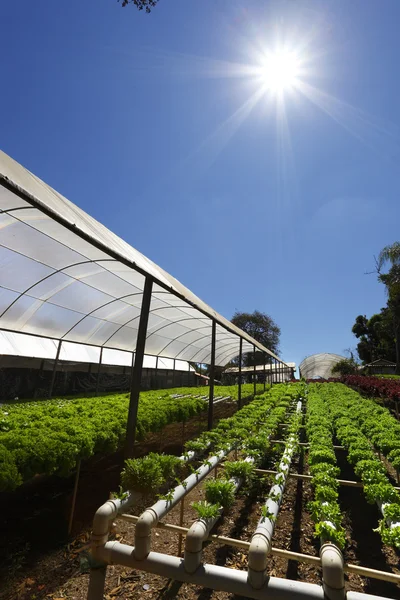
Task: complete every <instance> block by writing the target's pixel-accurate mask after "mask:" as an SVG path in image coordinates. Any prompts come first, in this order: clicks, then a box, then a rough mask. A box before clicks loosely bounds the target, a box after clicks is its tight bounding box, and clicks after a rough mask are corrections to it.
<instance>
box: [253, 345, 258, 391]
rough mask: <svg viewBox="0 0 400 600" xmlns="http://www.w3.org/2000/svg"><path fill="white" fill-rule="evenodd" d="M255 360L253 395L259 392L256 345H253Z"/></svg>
mask: <svg viewBox="0 0 400 600" xmlns="http://www.w3.org/2000/svg"><path fill="white" fill-rule="evenodd" d="M253 360H254V369H253V396H255V395H256V394H257V369H256V347H255V346H253Z"/></svg>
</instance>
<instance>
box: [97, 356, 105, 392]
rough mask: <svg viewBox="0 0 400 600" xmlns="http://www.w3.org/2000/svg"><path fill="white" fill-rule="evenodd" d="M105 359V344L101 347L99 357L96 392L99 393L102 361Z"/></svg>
mask: <svg viewBox="0 0 400 600" xmlns="http://www.w3.org/2000/svg"><path fill="white" fill-rule="evenodd" d="M102 360H103V346H102V347H101V348H100V358H99V366H98V367H97V377H96V394H98V393H99V385H100V369H101V361H102Z"/></svg>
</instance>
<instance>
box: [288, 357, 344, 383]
mask: <svg viewBox="0 0 400 600" xmlns="http://www.w3.org/2000/svg"><path fill="white" fill-rule="evenodd" d="M341 360H344V356H340V355H339V354H328V353H322V354H313V355H312V356H307V358H305V359H304V360H303V361H302V362H301V363H300V365H299V372H300V377H304V378H305V379H320V378H321V379H328V378H329V377H331V376H332V369H333V367H334V366H335V365H336V363H338V362H339V361H341Z"/></svg>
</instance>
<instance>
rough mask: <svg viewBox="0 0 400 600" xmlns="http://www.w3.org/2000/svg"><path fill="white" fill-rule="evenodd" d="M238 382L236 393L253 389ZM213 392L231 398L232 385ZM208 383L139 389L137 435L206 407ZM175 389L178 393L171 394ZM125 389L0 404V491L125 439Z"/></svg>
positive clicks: (64, 469)
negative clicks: (113, 392) (186, 386)
mask: <svg viewBox="0 0 400 600" xmlns="http://www.w3.org/2000/svg"><path fill="white" fill-rule="evenodd" d="M253 391H254V388H253V385H251V384H246V385H243V386H242V397H244V398H245V397H248V396H250V395H252V394H253ZM214 392H215V396H222V397H228V396H229V397H231V398H233V399H237V395H238V387H237V386H216V387H215V390H214ZM208 393H209V388H208V387H198V388H175V389H169V390H155V391H149V392H142V393H141V394H140V401H139V409H138V420H137V431H136V435H137V439H139V440H140V439H143V437H144V436H145V435H146V434H147V433H149V432H157V431H160V430H161V429H163V428H164V427H165V426H166V425H168V424H170V423H174V422H182V421H186V420H188V419H189V418H190V417H192V416H194V415H196V414H198V413H200V412H201V411H203V410H205V409H206V406H207V402H206V401H205V400H204V398H201V396H204V397H206V396H208ZM177 395H179V398H177V397H176V396H177ZM128 406H129V394H111V395H103V396H98V397H81V398H69V399H65V398H54V399H51V400H37V401H34V402H21V403H15V402H12V403H9V404H3V405H2V406H1V408H0V491H12V490H13V489H15V488H16V487H17V486H19V485H20V484H22V483H23V482H25V481H28V480H29V479H31V478H32V477H33V476H34V475H36V474H45V475H51V474H53V473H57V474H59V475H68V474H69V473H70V471H71V469H73V468H74V467H75V465H76V463H77V461H78V460H80V459H86V458H89V457H91V456H93V455H94V454H109V453H112V452H115V451H116V450H117V449H118V448H120V447H121V446H122V445H123V443H124V440H125V435H126V422H127V416H128Z"/></svg>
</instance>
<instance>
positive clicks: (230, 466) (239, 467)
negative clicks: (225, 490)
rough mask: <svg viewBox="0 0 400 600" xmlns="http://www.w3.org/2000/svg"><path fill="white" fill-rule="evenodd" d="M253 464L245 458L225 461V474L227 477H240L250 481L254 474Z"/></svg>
mask: <svg viewBox="0 0 400 600" xmlns="http://www.w3.org/2000/svg"><path fill="white" fill-rule="evenodd" d="M254 468H255V467H254V464H252V463H251V462H248V461H245V460H238V461H235V462H226V463H225V475H226V477H227V478H228V479H242V480H243V482H244V483H250V481H251V480H252V478H253V476H254Z"/></svg>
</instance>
